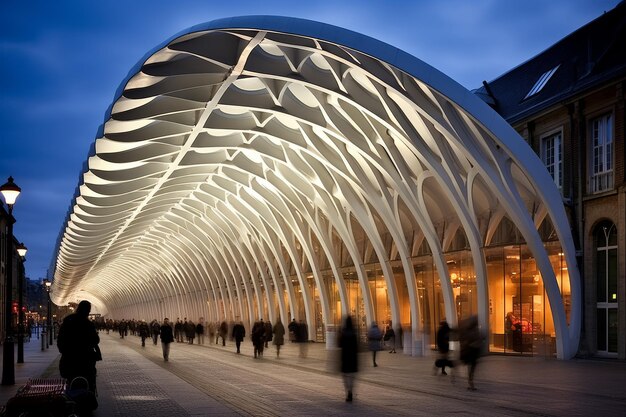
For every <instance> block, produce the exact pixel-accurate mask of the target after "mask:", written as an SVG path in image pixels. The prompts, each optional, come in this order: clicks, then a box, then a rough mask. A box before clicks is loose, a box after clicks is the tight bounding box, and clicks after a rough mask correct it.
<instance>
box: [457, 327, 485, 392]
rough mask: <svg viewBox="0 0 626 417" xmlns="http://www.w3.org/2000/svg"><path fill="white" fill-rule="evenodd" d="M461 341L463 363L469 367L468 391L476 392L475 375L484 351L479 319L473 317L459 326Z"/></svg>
mask: <svg viewBox="0 0 626 417" xmlns="http://www.w3.org/2000/svg"><path fill="white" fill-rule="evenodd" d="M459 339H460V342H461V361H462V362H463V363H465V364H466V365H467V368H468V369H467V383H468V387H467V389H468V390H470V391H476V387H475V386H474V373H475V372H476V365H477V364H478V358H479V357H480V354H481V351H482V343H483V342H482V336H481V334H480V330H479V328H478V317H476V316H471V317H469V318H467V319H465V320H464V321H462V322H461V324H460V325H459Z"/></svg>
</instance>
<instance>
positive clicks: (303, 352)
mask: <svg viewBox="0 0 626 417" xmlns="http://www.w3.org/2000/svg"><path fill="white" fill-rule="evenodd" d="M297 332H298V338H297V340H298V343H300V357H301V358H306V357H307V355H308V353H309V326H307V324H306V322H305V321H304V320H300V323H299V324H298V329H297Z"/></svg>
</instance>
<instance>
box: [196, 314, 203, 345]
mask: <svg viewBox="0 0 626 417" xmlns="http://www.w3.org/2000/svg"><path fill="white" fill-rule="evenodd" d="M203 321H204V319H203V318H202V317H200V320H198V324H196V336H198V344H199V345H204V324H203V323H202V322H203Z"/></svg>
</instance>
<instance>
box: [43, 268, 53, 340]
mask: <svg viewBox="0 0 626 417" xmlns="http://www.w3.org/2000/svg"><path fill="white" fill-rule="evenodd" d="M43 283H44V285H45V286H46V292H47V293H48V318H47V320H46V321H47V327H48V336H49V338H50V341H49V342H48V345H49V346H52V303H51V301H50V287H52V281H50V280H47V279H44V280H43Z"/></svg>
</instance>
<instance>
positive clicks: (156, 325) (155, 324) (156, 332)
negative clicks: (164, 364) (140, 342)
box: [150, 319, 161, 346]
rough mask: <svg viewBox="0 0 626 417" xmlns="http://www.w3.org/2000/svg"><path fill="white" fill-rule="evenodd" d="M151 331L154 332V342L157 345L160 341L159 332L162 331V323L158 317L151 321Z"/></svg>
mask: <svg viewBox="0 0 626 417" xmlns="http://www.w3.org/2000/svg"><path fill="white" fill-rule="evenodd" d="M150 331H151V332H152V343H154V345H155V346H156V344H157V342H158V341H159V334H160V333H161V325H160V324H159V322H158V321H157V319H154V320H152V322H151V323H150Z"/></svg>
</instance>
